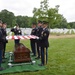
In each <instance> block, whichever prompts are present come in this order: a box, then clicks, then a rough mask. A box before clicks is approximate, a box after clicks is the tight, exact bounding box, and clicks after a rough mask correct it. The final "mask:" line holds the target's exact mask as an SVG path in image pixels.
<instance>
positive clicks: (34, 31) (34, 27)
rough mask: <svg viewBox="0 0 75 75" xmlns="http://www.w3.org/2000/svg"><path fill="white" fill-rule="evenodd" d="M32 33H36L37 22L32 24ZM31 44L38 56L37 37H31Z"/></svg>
mask: <svg viewBox="0 0 75 75" xmlns="http://www.w3.org/2000/svg"><path fill="white" fill-rule="evenodd" d="M31 35H36V23H33V24H32V31H31ZM30 44H31V50H32V53H33V56H36V39H30Z"/></svg>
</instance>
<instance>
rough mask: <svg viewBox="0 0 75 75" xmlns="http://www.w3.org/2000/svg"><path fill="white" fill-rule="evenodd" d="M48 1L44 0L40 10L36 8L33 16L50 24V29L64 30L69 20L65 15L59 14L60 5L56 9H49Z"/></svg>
mask: <svg viewBox="0 0 75 75" xmlns="http://www.w3.org/2000/svg"><path fill="white" fill-rule="evenodd" d="M48 4H49V3H48V0H43V1H41V2H40V8H38V9H37V8H34V10H33V14H34V17H36V18H37V19H39V20H46V21H48V22H49V27H51V28H55V27H56V28H63V27H66V25H67V20H66V19H65V18H64V17H63V15H61V14H59V13H58V10H59V5H56V6H55V8H49V6H48Z"/></svg>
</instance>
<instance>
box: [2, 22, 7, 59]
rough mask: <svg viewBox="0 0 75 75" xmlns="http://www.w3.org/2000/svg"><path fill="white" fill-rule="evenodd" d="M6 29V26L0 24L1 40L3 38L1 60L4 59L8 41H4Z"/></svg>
mask: <svg viewBox="0 0 75 75" xmlns="http://www.w3.org/2000/svg"><path fill="white" fill-rule="evenodd" d="M6 27H7V24H6V23H3V24H2V33H3V38H4V42H3V54H2V58H3V59H4V58H5V50H6V43H8V40H7V39H6V36H7V33H6Z"/></svg>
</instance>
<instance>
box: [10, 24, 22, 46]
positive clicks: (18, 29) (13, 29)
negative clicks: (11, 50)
mask: <svg viewBox="0 0 75 75" xmlns="http://www.w3.org/2000/svg"><path fill="white" fill-rule="evenodd" d="M11 31H12V32H14V35H16V36H18V35H22V31H21V29H20V28H19V25H16V26H14V28H12V29H11ZM14 42H15V45H16V44H19V43H20V39H15V40H14Z"/></svg>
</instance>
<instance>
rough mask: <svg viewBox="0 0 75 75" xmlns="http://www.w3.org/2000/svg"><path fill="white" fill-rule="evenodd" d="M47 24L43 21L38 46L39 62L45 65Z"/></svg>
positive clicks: (47, 45)
mask: <svg viewBox="0 0 75 75" xmlns="http://www.w3.org/2000/svg"><path fill="white" fill-rule="evenodd" d="M47 26H48V22H46V21H43V31H42V32H41V36H40V37H39V40H40V46H41V64H40V66H43V65H46V64H47V61H48V47H49V42H48V37H49V31H48V28H47Z"/></svg>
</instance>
